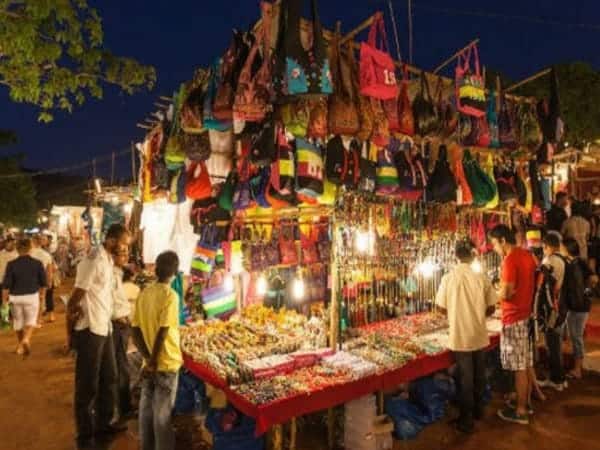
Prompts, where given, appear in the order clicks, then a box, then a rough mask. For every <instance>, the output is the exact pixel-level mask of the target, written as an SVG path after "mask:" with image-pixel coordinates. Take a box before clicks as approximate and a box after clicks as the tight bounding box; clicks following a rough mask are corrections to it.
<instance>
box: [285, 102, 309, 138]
mask: <svg viewBox="0 0 600 450" xmlns="http://www.w3.org/2000/svg"><path fill="white" fill-rule="evenodd" d="M280 110H281V120H282V121H283V124H284V125H285V129H286V131H287V132H289V133H291V134H292V135H293V136H294V137H296V138H305V137H306V134H307V132H308V122H309V118H310V102H309V101H307V100H305V99H301V100H299V101H296V102H290V103H286V104H285V105H283V106H282V107H281V109H280Z"/></svg>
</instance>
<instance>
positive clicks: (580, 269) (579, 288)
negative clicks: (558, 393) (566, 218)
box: [563, 239, 597, 379]
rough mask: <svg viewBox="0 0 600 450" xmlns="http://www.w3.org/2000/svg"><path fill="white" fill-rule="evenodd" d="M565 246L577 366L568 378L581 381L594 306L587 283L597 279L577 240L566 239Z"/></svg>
mask: <svg viewBox="0 0 600 450" xmlns="http://www.w3.org/2000/svg"><path fill="white" fill-rule="evenodd" d="M563 246H564V249H565V251H566V254H567V266H566V271H565V292H566V296H565V297H566V306H567V308H568V313H567V326H568V327H569V335H570V338H571V342H572V344H573V358H574V360H575V366H574V367H573V370H571V372H569V373H568V375H567V376H568V377H569V378H574V379H580V378H581V377H582V368H583V358H584V355H585V347H584V341H583V332H584V330H585V324H586V323H587V319H588V316H589V313H590V309H591V304H592V300H591V294H590V292H589V290H588V289H586V283H589V285H593V284H596V283H597V277H596V276H595V275H594V274H592V272H591V271H590V269H589V267H588V265H587V264H586V263H585V262H584V261H583V260H582V259H581V258H580V256H579V253H580V252H579V244H578V243H577V241H576V240H575V239H565V241H564V242H563ZM589 285H588V286H589Z"/></svg>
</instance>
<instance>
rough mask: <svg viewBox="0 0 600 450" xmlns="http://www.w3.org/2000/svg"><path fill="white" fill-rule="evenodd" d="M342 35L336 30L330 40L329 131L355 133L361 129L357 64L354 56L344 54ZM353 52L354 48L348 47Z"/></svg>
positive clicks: (333, 132)
mask: <svg viewBox="0 0 600 450" xmlns="http://www.w3.org/2000/svg"><path fill="white" fill-rule="evenodd" d="M339 40H340V35H339V33H337V32H336V34H335V35H334V39H333V40H332V41H331V42H330V49H331V53H330V56H329V60H330V61H331V73H332V77H333V86H334V91H333V94H332V95H331V96H330V97H329V132H330V133H331V134H345V135H354V134H355V133H357V132H358V130H359V129H360V119H359V116H358V109H357V107H356V92H355V90H354V87H355V84H356V81H355V80H354V76H355V75H354V71H355V64H354V61H353V59H352V58H353V56H342V54H341V51H340V43H339ZM348 52H350V53H352V52H353V49H352V48H351V47H349V48H348Z"/></svg>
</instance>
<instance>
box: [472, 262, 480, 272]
mask: <svg viewBox="0 0 600 450" xmlns="http://www.w3.org/2000/svg"><path fill="white" fill-rule="evenodd" d="M471 269H473V272H475V273H481V271H482V267H481V263H480V262H479V261H478V260H477V259H475V260H473V262H472V263H471Z"/></svg>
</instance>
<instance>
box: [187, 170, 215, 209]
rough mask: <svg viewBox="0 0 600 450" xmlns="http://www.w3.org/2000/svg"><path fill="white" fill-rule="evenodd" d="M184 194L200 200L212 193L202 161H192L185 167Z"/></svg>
mask: <svg viewBox="0 0 600 450" xmlns="http://www.w3.org/2000/svg"><path fill="white" fill-rule="evenodd" d="M185 195H187V197H188V198H190V199H192V200H202V199H205V198H208V197H210V196H211V195H212V185H211V182H210V177H209V174H208V169H207V168H206V164H205V163H204V162H192V163H191V164H190V166H189V167H188V169H187V175H186V186H185Z"/></svg>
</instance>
